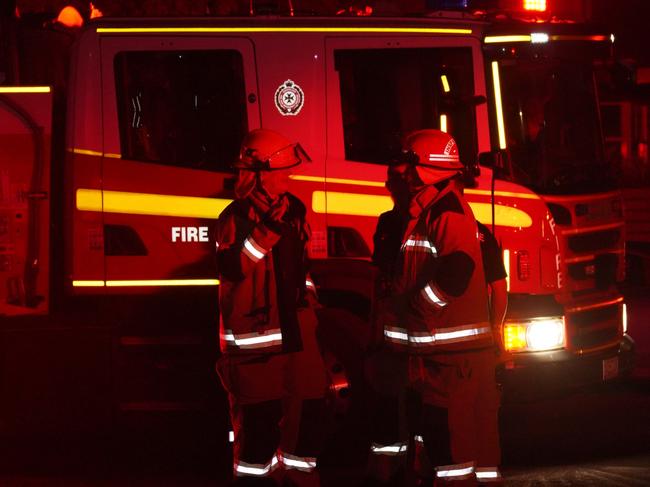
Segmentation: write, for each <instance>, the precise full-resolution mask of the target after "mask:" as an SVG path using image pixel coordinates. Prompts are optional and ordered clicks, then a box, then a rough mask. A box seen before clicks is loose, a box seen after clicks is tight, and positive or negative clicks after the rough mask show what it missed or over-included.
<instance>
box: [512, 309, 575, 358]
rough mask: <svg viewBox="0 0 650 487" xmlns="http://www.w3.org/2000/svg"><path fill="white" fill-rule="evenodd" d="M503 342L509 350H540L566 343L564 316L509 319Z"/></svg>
mask: <svg viewBox="0 0 650 487" xmlns="http://www.w3.org/2000/svg"><path fill="white" fill-rule="evenodd" d="M503 344H504V346H505V349H506V350H507V351H508V352H538V351H541V350H553V349H556V348H562V347H564V344H565V334H564V317H561V316H560V317H553V318H533V319H528V320H517V321H507V322H506V323H505V325H504V326H503Z"/></svg>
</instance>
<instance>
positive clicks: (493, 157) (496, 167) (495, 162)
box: [478, 149, 510, 177]
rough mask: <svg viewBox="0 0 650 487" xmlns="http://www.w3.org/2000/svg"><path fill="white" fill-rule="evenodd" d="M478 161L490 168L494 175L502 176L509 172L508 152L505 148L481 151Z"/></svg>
mask: <svg viewBox="0 0 650 487" xmlns="http://www.w3.org/2000/svg"><path fill="white" fill-rule="evenodd" d="M478 162H479V164H480V165H481V166H484V167H489V168H491V169H492V171H494V176H495V177H503V175H504V174H508V173H509V172H510V153H509V152H508V151H507V150H505V149H499V150H496V151H491V152H481V153H480V154H479V155H478Z"/></svg>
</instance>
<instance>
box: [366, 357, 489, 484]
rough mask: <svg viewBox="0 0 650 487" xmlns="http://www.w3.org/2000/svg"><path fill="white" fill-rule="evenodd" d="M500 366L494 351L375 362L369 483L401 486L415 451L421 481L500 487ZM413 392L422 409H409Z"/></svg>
mask: <svg viewBox="0 0 650 487" xmlns="http://www.w3.org/2000/svg"><path fill="white" fill-rule="evenodd" d="M495 364H496V360H495V352H494V351H493V350H485V351H478V352H466V353H457V354H440V355H436V356H425V357H419V356H417V357H414V356H411V357H409V356H407V355H404V354H397V353H391V352H382V353H378V354H375V355H374V356H372V357H371V358H370V359H369V360H368V361H367V364H366V374H367V377H368V381H369V383H370V385H371V387H372V389H373V390H374V392H375V397H374V398H373V404H372V407H371V422H372V435H373V437H372V444H371V451H370V459H369V462H368V468H369V475H370V476H372V477H374V478H376V479H377V480H379V481H381V482H384V483H390V482H393V483H395V482H396V479H397V478H398V475H399V472H400V470H402V469H404V468H405V467H406V466H407V462H408V460H407V458H408V457H409V456H408V451H409V448H411V446H413V451H412V455H411V458H413V460H414V463H415V471H416V473H417V474H418V476H420V477H421V478H425V479H431V480H433V479H434V478H435V479H436V485H446V484H447V483H449V484H450V485H454V486H456V487H461V486H464V485H475V483H476V482H477V481H479V482H483V481H498V480H500V474H499V471H498V464H499V462H500V448H499V432H498V409H499V394H498V390H497V386H496V382H495V378H494V371H495ZM409 391H411V392H413V393H416V394H417V395H418V397H419V404H411V405H410V407H408V405H407V404H406V402H407V401H406V399H407V398H408V397H409V394H408V392H409ZM396 485H397V484H396Z"/></svg>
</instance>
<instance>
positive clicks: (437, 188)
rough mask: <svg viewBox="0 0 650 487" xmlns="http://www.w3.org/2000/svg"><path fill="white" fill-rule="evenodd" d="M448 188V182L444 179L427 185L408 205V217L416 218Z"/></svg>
mask: <svg viewBox="0 0 650 487" xmlns="http://www.w3.org/2000/svg"><path fill="white" fill-rule="evenodd" d="M450 186H452V185H451V184H449V180H448V179H445V180H444V181H440V182H437V183H435V184H429V185H427V186H425V187H424V188H422V189H421V190H420V191H418V192H417V193H415V195H414V196H413V198H411V203H410V205H409V215H410V217H411V218H418V217H419V216H420V215H421V214H422V212H423V211H424V210H425V209H426V208H428V207H429V206H431V204H432V203H433V202H434V201H435V200H437V199H438V197H439V196H440V194H441V193H446V192H447V191H448V189H449V188H450Z"/></svg>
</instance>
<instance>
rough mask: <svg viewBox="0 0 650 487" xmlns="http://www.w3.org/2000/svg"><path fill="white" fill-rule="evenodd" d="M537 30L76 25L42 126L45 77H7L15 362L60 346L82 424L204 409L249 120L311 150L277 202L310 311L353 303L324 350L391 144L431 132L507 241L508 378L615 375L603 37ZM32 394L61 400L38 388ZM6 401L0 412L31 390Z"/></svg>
mask: <svg viewBox="0 0 650 487" xmlns="http://www.w3.org/2000/svg"><path fill="white" fill-rule="evenodd" d="M465 3H466V2H465ZM526 3H527V4H528V3H531V4H532V3H535V2H526ZM537 3H540V4H541V3H544V2H537ZM534 8H536V9H538V10H543V9H542V7H541V5H540V6H539V7H538V6H535V7H534ZM535 15H536V16H539V15H541V14H539V13H538V14H535ZM511 17H512V16H511ZM537 20H543V21H537V22H526V21H521V20H516V19H514V20H513V19H512V18H511V21H501V20H499V19H496V18H493V17H492V16H491V14H490V12H487V13H482V14H478V15H474V14H469V13H466V12H458V11H443V12H437V13H435V14H434V15H430V16H423V17H420V18H400V19H398V18H381V17H359V18H349V17H341V18H338V17H337V18H313V17H312V18H299V17H281V18H277V17H273V18H266V17H251V18H228V19H215V18H201V19H169V20H150V19H105V20H101V19H100V20H98V21H94V22H92V23H90V24H89V25H88V26H87V27H86V28H85V29H84V30H83V31H82V32H81V33H80V34H79V36H78V39H77V40H76V43H75V46H74V49H73V51H72V55H71V58H70V76H69V83H68V86H67V93H66V96H65V98H66V102H67V105H66V108H65V110H64V111H63V112H59V113H58V114H56V113H55V115H57V116H56V117H55V119H54V125H52V126H51V125H50V120H51V119H50V115H49V112H48V108H49V104H50V103H51V101H52V97H53V93H52V91H51V89H50V88H49V87H42V86H37V87H34V86H16V87H8V86H3V87H0V97H1V98H0V102H1V104H0V114H1V115H0V116H2V120H3V121H2V125H1V127H2V132H3V134H2V135H1V136H2V138H3V141H4V142H3V143H2V144H1V147H2V151H3V152H2V154H1V156H0V157H1V160H2V171H1V172H0V182H1V185H0V190H1V192H0V210H1V211H2V213H1V217H2V219H0V231H1V233H0V249H1V253H0V282H1V283H2V287H1V288H0V298H2V302H1V303H0V315H2V316H3V327H7V328H6V330H5V333H7V334H9V335H10V336H11V337H13V338H14V342H15V343H18V344H22V345H20V346H16V348H15V350H17V352H16V353H15V354H10V355H9V359H8V360H9V363H8V365H10V366H11V367H12V368H13V369H14V370H23V371H24V375H22V376H21V380H26V381H28V380H30V379H36V377H37V376H38V377H40V376H39V374H42V371H43V370H45V371H47V370H48V367H47V366H46V364H47V361H48V360H51V359H53V358H54V357H56V360H55V361H54V362H55V363H57V364H60V368H58V369H57V368H55V370H53V371H52V373H53V374H59V375H57V377H58V379H57V380H63V378H64V376H65V375H66V374H68V373H69V372H70V371H74V373H72V377H70V378H71V379H72V380H73V381H77V382H78V383H79V382H83V381H85V382H87V383H88V384H92V386H89V388H88V389H86V390H84V389H83V388H82V389H81V390H75V393H74V394H72V395H70V396H68V397H72V398H77V399H78V398H79V396H83V398H85V399H86V400H87V396H88V397H91V396H92V397H93V401H91V405H90V406H88V407H86V408H85V409H84V412H85V413H87V412H88V411H89V410H92V411H95V412H97V413H98V415H99V416H102V415H103V416H102V417H103V418H104V419H106V418H109V417H110V407H111V405H114V406H115V408H117V409H118V410H121V411H140V410H152V409H153V410H177V409H196V408H198V409H201V408H205V395H206V393H205V390H206V388H209V387H213V382H211V381H214V378H213V377H212V376H211V366H210V365H209V364H210V362H211V361H212V360H213V356H212V354H213V353H214V350H215V349H216V337H215V335H216V328H217V326H216V315H217V310H216V298H215V290H216V286H218V284H219V283H218V281H217V280H216V279H215V272H214V267H213V266H214V263H213V248H212V242H211V229H212V225H213V222H214V220H215V219H216V218H217V217H218V215H219V213H220V211H221V210H222V209H223V208H224V207H225V206H226V205H227V204H228V203H229V202H230V201H231V199H232V198H233V191H232V188H233V181H234V179H233V178H234V174H233V172H232V171H231V169H230V163H231V162H232V161H233V160H234V159H235V157H236V156H237V151H238V146H239V142H240V140H241V138H242V136H243V135H244V134H245V133H246V131H247V130H248V129H250V128H255V127H261V126H262V127H269V128H273V129H276V130H278V131H280V132H282V133H285V134H287V135H288V136H289V137H290V138H292V139H294V140H296V141H299V142H300V143H301V145H302V146H303V147H304V148H305V149H306V150H307V152H308V153H309V155H310V156H311V159H312V162H310V163H305V164H302V165H301V166H299V168H298V173H297V174H296V175H295V176H294V177H293V188H292V192H294V193H295V194H296V195H297V196H298V197H300V198H301V199H302V200H303V201H304V202H305V203H306V206H307V208H308V211H309V214H308V217H309V220H310V223H311V226H312V230H313V236H312V241H311V248H310V252H311V257H312V259H313V277H314V280H315V282H316V285H317V286H318V288H319V292H320V295H321V297H322V299H323V302H324V303H325V304H326V305H327V306H329V307H332V308H339V309H345V310H347V312H346V313H343V312H340V313H338V314H337V315H336V316H338V317H339V322H336V323H334V322H333V323H331V324H329V325H330V330H334V332H332V333H329V334H328V337H327V343H328V344H330V345H332V344H333V346H334V348H336V347H337V346H340V347H341V349H345V350H347V352H346V354H347V357H343V359H344V360H348V361H350V360H352V359H351V357H352V358H354V356H355V354H356V355H358V354H359V353H360V350H361V348H362V345H363V343H362V342H363V334H364V332H365V324H364V321H363V320H364V319H365V318H367V314H368V309H369V303H370V300H371V291H370V290H371V288H372V286H371V282H372V268H371V266H370V263H369V256H370V246H371V242H372V234H373V231H374V228H375V224H376V218H377V216H378V215H379V214H380V213H381V212H383V211H386V210H388V209H390V208H391V206H392V204H391V200H390V198H389V197H388V195H387V193H386V190H385V188H384V180H385V175H386V162H387V161H388V160H389V159H390V158H391V156H392V155H393V154H394V153H395V151H396V150H398V149H399V144H400V139H401V137H402V136H403V135H404V134H405V133H407V132H409V131H411V130H414V129H418V128H422V127H435V128H440V129H442V130H446V131H448V132H449V133H451V134H452V135H453V136H454V138H455V139H456V141H457V142H458V145H459V151H460V157H461V160H462V161H463V162H464V163H465V164H466V165H467V166H468V167H471V168H473V170H474V172H475V174H476V185H475V187H473V188H469V189H468V190H467V191H466V194H467V196H468V199H469V201H470V204H471V206H472V209H473V211H474V212H475V214H476V217H477V219H479V220H480V221H482V222H484V223H486V224H488V225H491V226H493V228H494V230H495V234H496V237H497V239H498V240H499V241H500V243H501V245H502V247H503V255H504V262H505V264H506V268H507V269H508V272H509V291H510V309H509V314H508V317H507V322H506V324H505V326H504V328H503V330H502V336H503V353H502V355H501V357H502V361H501V365H500V369H501V372H503V374H502V380H503V381H504V384H506V386H507V387H508V389H510V390H514V391H517V390H520V389H521V388H523V387H524V386H525V387H526V388H530V387H531V386H532V387H533V388H537V387H538V386H541V385H542V384H545V385H566V384H567V383H568V382H573V381H574V380H575V382H584V381H599V380H606V379H610V378H613V377H616V376H618V375H619V374H621V373H622V372H623V371H625V370H627V369H628V368H629V367H630V366H631V362H630V360H631V359H630V357H631V355H632V349H633V346H632V342H631V340H630V339H629V338H628V337H627V336H626V335H625V304H624V302H623V298H622V296H621V295H620V294H619V293H618V291H617V290H616V283H617V282H618V281H619V280H621V279H622V277H623V242H624V229H623V220H622V214H621V198H620V193H619V192H618V191H617V190H616V188H614V187H613V186H612V185H611V184H610V180H609V179H608V177H607V174H608V170H609V168H608V165H607V163H606V162H605V160H604V158H603V151H602V137H601V131H600V125H599V112H598V105H597V98H596V92H595V87H594V84H593V76H592V73H593V64H592V63H593V61H594V60H597V59H600V58H601V54H600V53H599V51H604V52H605V55H606V54H607V52H608V51H609V48H610V46H611V40H610V37H609V35H605V34H601V33H598V34H596V35H594V34H593V33H590V32H587V31H585V30H583V29H582V27H579V26H577V25H573V24H567V23H562V22H551V21H550V20H549V21H547V20H544V19H541V18H537ZM57 95H58V93H56V92H55V93H54V96H57ZM485 100H487V102H486V103H482V102H483V101H485ZM63 114H64V115H65V116H64V117H63ZM51 133H54V134H55V135H54V137H53V139H54V140H53V145H52V147H54V148H55V150H54V151H53V152H52V158H51V161H50V158H49V149H50V143H51V140H50V137H51ZM57 144H58V145H57ZM57 149H60V150H57ZM478 154H483V155H482V156H481V157H479V156H478ZM479 161H480V162H482V163H483V165H479V164H478V162H479ZM50 172H51V174H52V177H51V179H50V176H49V175H50ZM50 181H51V184H50ZM49 206H51V207H52V220H51V221H50V220H49V218H48V217H49ZM49 230H51V233H50V232H49ZM48 235H50V236H51V238H49V240H48ZM50 249H51V253H50ZM48 257H49V258H50V262H48ZM50 263H51V265H50ZM50 269H51V270H52V272H51V273H50ZM50 283H51V286H50ZM50 290H51V292H50ZM60 290H63V292H59V291H60ZM51 296H52V297H53V299H50V297H51ZM25 314H26V315H29V316H28V317H24V316H23V317H19V316H14V317H11V315H25ZM39 314H40V315H41V316H36V317H34V316H32V315H39ZM341 317H345V318H344V319H343V318H341ZM4 323H7V325H5V324H4ZM53 343H55V344H56V347H58V348H55V347H54V346H53ZM337 343H338V345H337ZM350 344H353V345H354V346H351V345H350ZM61 350H66V353H65V354H64V355H65V357H63V358H61V357H60V354H61ZM18 351H19V352H18ZM344 355H345V354H344ZM27 356H29V361H30V366H29V367H25V364H26V363H27V359H26V357H27ZM35 357H36V358H35ZM34 360H35V361H36V365H34ZM352 361H353V360H352ZM81 363H83V364H84V366H83V367H84V368H83V370H84V373H80V372H79V368H78V367H79V366H80V365H79V364H81ZM26 369H28V370H27V371H25V370H26ZM36 382H37V384H40V385H42V386H43V387H44V389H45V390H51V391H52V395H53V396H54V395H55V393H54V390H53V389H52V387H54V386H50V385H48V384H52V381H47V380H43V379H42V378H39V379H38V380H37V381H36ZM55 383H56V381H55ZM10 384H12V383H10ZM14 385H15V384H14ZM48 387H49V389H48ZM89 391H90V392H89ZM3 397H7V396H3ZM12 397H13V398H14V399H11V400H10V403H11V404H13V405H14V406H13V407H14V409H11V408H10V409H11V411H13V413H12V414H15V415H16V417H15V418H14V417H11V418H10V419H12V420H14V422H15V420H16V418H19V417H22V416H21V415H22V414H30V413H29V412H24V411H25V410H24V409H21V406H20V404H22V403H21V402H20V401H25V400H27V399H29V398H30V395H29V393H25V395H24V397H22V396H20V395H18V396H16V395H14V396H12ZM57 397H58V396H57ZM101 398H104V400H101ZM73 400H74V401H75V406H74V407H73V408H72V409H67V410H66V411H67V413H66V414H70V419H72V418H74V417H75V416H74V414H75V411H76V412H77V413H78V412H79V407H80V406H79V405H78V401H77V400H76V399H66V401H71V402H72V401H73ZM12 401H13V402H12ZM81 403H82V404H84V402H83V401H81ZM107 404H108V406H107ZM66 405H67V403H66V404H65V405H63V404H62V405H60V408H59V409H60V410H63V409H65V406H66ZM86 405H87V404H86ZM30 407H32V408H37V406H30ZM93 408H94V409H93ZM36 416H38V415H36ZM44 421H45V420H44ZM91 423H92V421H91Z"/></svg>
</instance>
